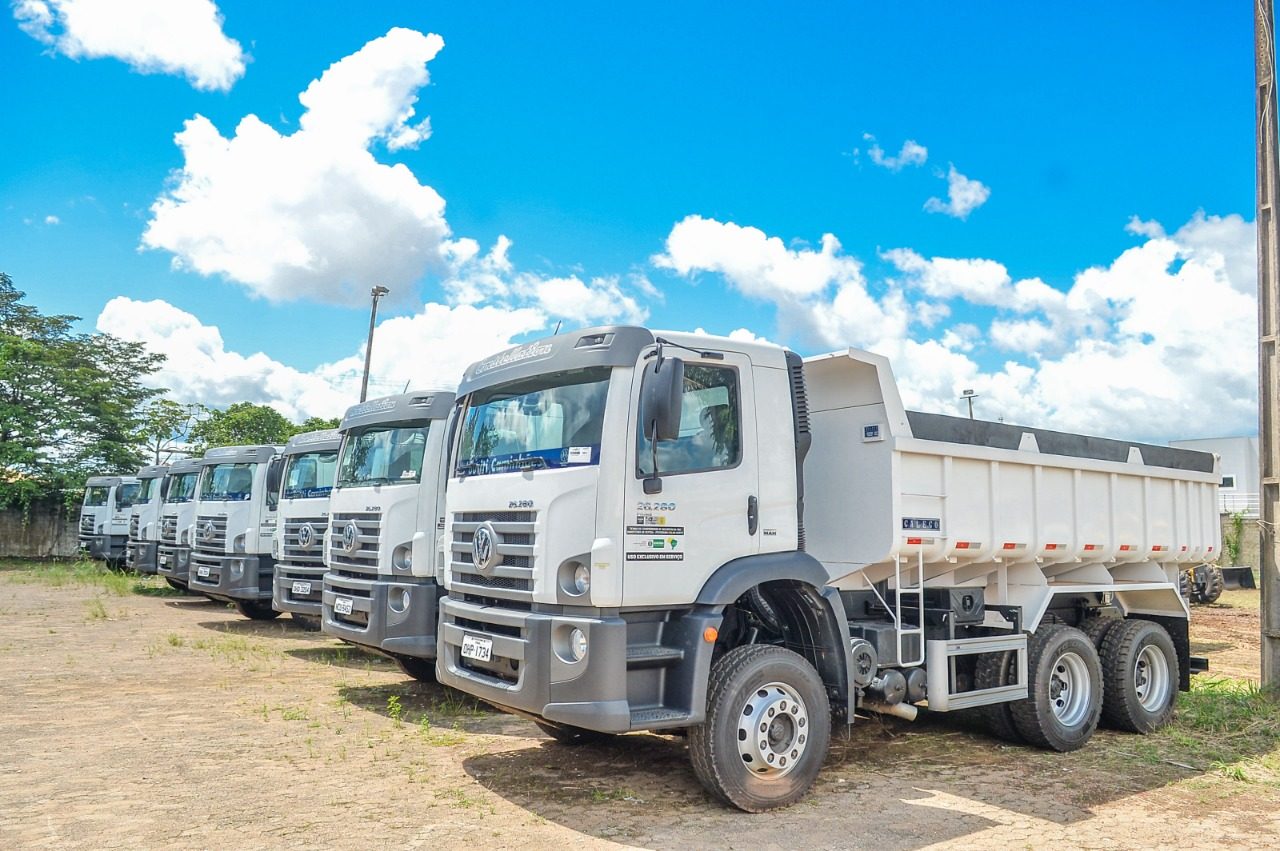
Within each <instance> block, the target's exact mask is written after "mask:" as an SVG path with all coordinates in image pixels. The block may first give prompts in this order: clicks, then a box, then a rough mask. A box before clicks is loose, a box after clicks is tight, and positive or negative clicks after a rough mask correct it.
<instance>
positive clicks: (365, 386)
mask: <svg viewBox="0 0 1280 851" xmlns="http://www.w3.org/2000/svg"><path fill="white" fill-rule="evenodd" d="M389 292H391V290H389V289H387V288H386V287H374V288H373V289H372V290H370V291H369V295H371V296H373V308H372V309H371V310H370V311H369V342H367V343H365V346H364V378H362V379H361V380H360V401H361V402H363V401H364V400H365V399H366V398H367V397H368V395H369V364H370V362H372V360H373V324H374V323H375V322H377V321H378V299H380V298H382V297H383V296H384V295H386V294H387V293H389Z"/></svg>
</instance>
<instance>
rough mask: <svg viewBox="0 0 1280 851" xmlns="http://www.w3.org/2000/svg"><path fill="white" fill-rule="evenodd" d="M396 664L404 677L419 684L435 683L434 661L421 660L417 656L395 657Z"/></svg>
mask: <svg viewBox="0 0 1280 851" xmlns="http://www.w3.org/2000/svg"><path fill="white" fill-rule="evenodd" d="M395 660H396V664H397V665H399V666H400V670H401V671H403V672H404V675H405V676H406V677H413V678H414V679H415V680H417V681H418V682H421V683H434V682H435V681H436V660H435V659H423V658H421V657H418V656H396V657H395Z"/></svg>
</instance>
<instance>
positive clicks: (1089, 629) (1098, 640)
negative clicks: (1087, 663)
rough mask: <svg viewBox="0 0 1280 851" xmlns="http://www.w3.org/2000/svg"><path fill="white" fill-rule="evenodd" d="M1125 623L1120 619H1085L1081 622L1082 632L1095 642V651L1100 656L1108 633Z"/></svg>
mask: <svg viewBox="0 0 1280 851" xmlns="http://www.w3.org/2000/svg"><path fill="white" fill-rule="evenodd" d="M1122 623H1124V621H1123V620H1121V619H1120V618H1100V617H1092V618H1085V619H1084V620H1083V621H1081V622H1080V631H1081V632H1083V633H1084V634H1085V635H1087V636H1089V640H1090V641H1092V642H1093V646H1094V649H1095V650H1097V651H1098V653H1099V654H1101V653H1102V642H1103V641H1104V640H1105V639H1106V637H1107V633H1109V632H1111V630H1112V629H1113V628H1114V627H1116V626H1119V625H1120V624H1122Z"/></svg>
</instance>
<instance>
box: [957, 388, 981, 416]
mask: <svg viewBox="0 0 1280 851" xmlns="http://www.w3.org/2000/svg"><path fill="white" fill-rule="evenodd" d="M960 398H961V399H965V400H967V401H968V402H969V419H973V400H974V399H977V398H978V394H977V393H974V392H973V391H972V390H965V391H964V392H963V393H961V394H960Z"/></svg>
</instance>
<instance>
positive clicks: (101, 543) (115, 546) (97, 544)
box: [80, 535, 129, 561]
mask: <svg viewBox="0 0 1280 851" xmlns="http://www.w3.org/2000/svg"><path fill="white" fill-rule="evenodd" d="M128 540H129V539H128V537H127V536H125V535H85V536H84V537H82V538H81V539H80V545H81V546H82V547H84V548H85V549H86V550H88V551H89V557H90V558H97V559H105V560H106V561H120V560H121V559H123V558H124V554H125V544H126V543H128Z"/></svg>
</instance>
